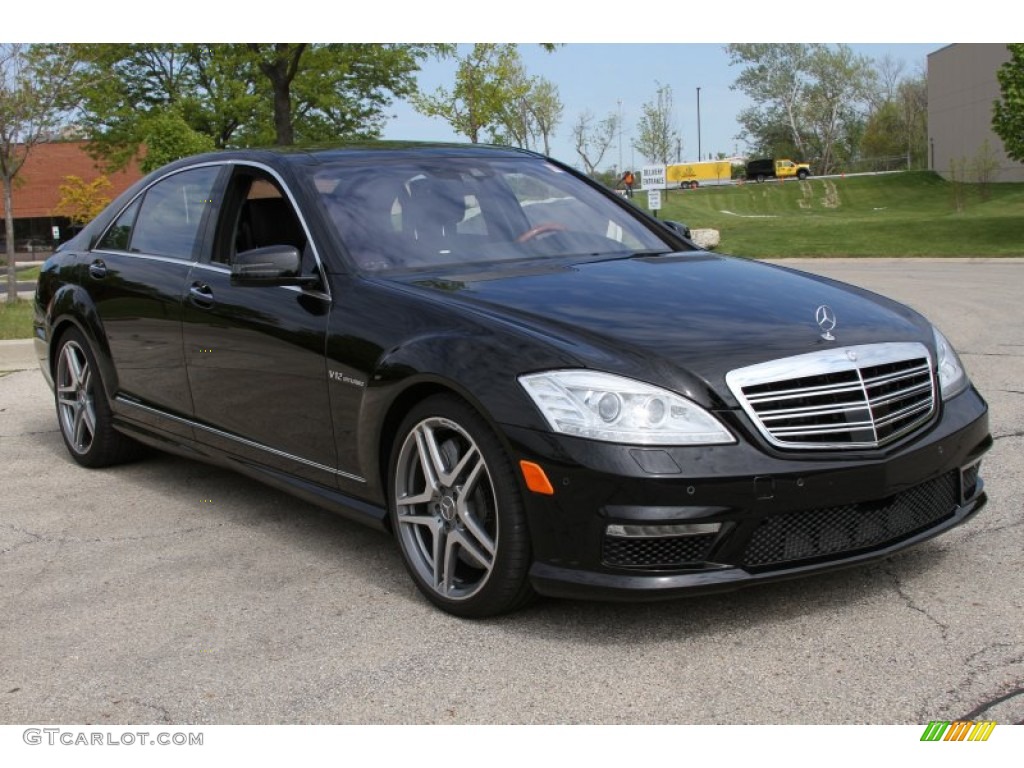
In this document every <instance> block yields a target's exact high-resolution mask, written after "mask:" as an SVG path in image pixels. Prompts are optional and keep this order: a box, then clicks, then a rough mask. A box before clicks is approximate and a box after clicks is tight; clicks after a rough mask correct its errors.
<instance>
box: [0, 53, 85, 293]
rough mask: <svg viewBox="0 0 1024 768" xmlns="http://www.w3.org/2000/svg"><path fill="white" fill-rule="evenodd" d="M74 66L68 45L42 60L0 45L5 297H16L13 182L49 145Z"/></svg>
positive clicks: (0, 173)
mask: <svg viewBox="0 0 1024 768" xmlns="http://www.w3.org/2000/svg"><path fill="white" fill-rule="evenodd" d="M73 70H74V64H73V60H72V57H71V56H70V52H69V50H68V46H54V47H52V48H51V49H49V50H48V51H47V52H46V55H43V52H42V51H35V50H32V49H31V48H29V47H27V46H25V45H22V44H19V43H3V44H0V180H2V182H3V195H4V231H5V233H6V240H7V298H8V300H10V301H15V300H17V298H18V287H17V276H16V270H15V261H14V181H15V179H16V178H17V176H18V173H19V171H21V169H22V166H23V165H24V164H25V159H26V158H27V157H28V155H29V153H30V152H31V151H32V149H33V148H34V147H35V146H36V145H37V144H40V143H42V142H45V141H48V140H49V139H50V138H52V136H53V135H54V133H55V131H56V129H57V127H58V126H59V125H60V122H61V119H62V117H63V116H64V115H65V114H66V113H67V110H68V108H69V107H70V97H71V91H70V89H69V85H70V82H71V74H72V72H73Z"/></svg>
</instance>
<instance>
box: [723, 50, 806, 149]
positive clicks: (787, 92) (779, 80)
mask: <svg viewBox="0 0 1024 768" xmlns="http://www.w3.org/2000/svg"><path fill="white" fill-rule="evenodd" d="M815 47H816V46H813V45H808V44H806V43H733V44H731V45H727V46H725V50H726V53H728V54H729V64H730V66H733V65H742V66H743V71H742V72H740V74H739V76H738V77H737V78H736V82H735V83H733V84H732V86H731V88H732V89H733V90H738V91H742V92H743V93H744V94H746V95H747V96H748V97H749V98H750V99H751V100H752V101H753V102H754V105H755V106H753V107H751V108H749V109H747V110H744V111H743V112H741V113H740V116H739V122H740V125H741V126H742V127H743V128H744V129H745V133H744V135H743V138H745V139H746V140H747V141H748V143H755V144H756V143H760V144H761V145H762V149H764V147H763V145H764V143H765V142H764V136H763V135H762V134H759V133H758V132H757V131H758V129H759V128H760V129H762V130H763V129H764V127H765V126H768V125H773V126H774V125H784V126H785V127H786V129H787V130H788V133H789V139H790V140H791V141H792V146H793V147H794V148H795V149H796V152H795V153H793V154H795V155H797V156H799V157H800V158H806V157H807V152H806V151H805V149H804V133H803V115H802V113H803V105H804V92H805V89H806V86H807V83H806V71H807V62H808V59H809V58H810V55H811V52H812V51H813V50H814V48H815ZM778 154H782V153H778Z"/></svg>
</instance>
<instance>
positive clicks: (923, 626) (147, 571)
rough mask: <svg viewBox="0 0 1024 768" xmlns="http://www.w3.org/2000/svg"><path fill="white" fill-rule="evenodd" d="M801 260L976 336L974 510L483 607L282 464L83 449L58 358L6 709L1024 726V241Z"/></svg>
mask: <svg viewBox="0 0 1024 768" xmlns="http://www.w3.org/2000/svg"><path fill="white" fill-rule="evenodd" d="M789 264H790V265H791V266H795V267H797V268H799V269H806V270H808V271H813V272H818V273H821V274H825V275H828V276H830V277H835V278H838V279H841V280H846V281H848V282H852V283H855V284H858V285H862V286H864V287H867V288H869V289H872V290H876V291H878V292H880V293H885V294H887V295H890V296H892V297H894V298H897V299H899V300H902V301H904V302H906V303H908V304H910V305H912V306H914V307H915V308H917V309H919V310H921V311H923V312H924V313H925V314H926V315H928V316H929V317H930V318H931V319H932V320H933V321H934V322H936V324H937V325H938V326H939V327H940V328H941V329H942V330H943V332H944V333H945V334H946V335H947V337H949V339H950V340H951V341H952V342H953V344H954V345H955V346H956V347H957V349H958V350H959V351H960V352H961V355H962V357H963V360H964V363H965V365H966V366H967V369H968V371H969V373H970V374H971V376H972V378H973V379H974V382H975V384H976V385H977V386H978V387H979V389H980V390H981V391H982V393H983V394H984V395H985V396H986V398H987V399H988V400H989V403H990V406H991V427H992V434H993V437H995V445H994V447H993V449H992V451H991V452H990V453H989V455H988V458H987V459H986V461H985V463H984V465H983V467H982V477H983V478H984V480H985V482H986V488H987V490H988V492H989V496H990V502H989V505H988V507H987V508H986V509H985V510H983V511H982V512H981V513H980V514H979V515H978V516H977V517H976V518H974V519H973V520H972V521H970V522H968V523H967V524H966V525H964V526H961V527H960V528H957V529H956V530H954V531H951V532H949V533H948V534H946V535H944V536H942V537H940V538H938V539H935V540H932V541H930V542H927V543H925V544H923V545H921V546H919V547H916V548H914V549H911V550H908V551H906V552H904V553H902V554H900V555H898V556H896V557H893V558H890V559H889V560H886V561H884V562H881V563H878V564H874V565H870V566H867V567H861V568H856V569H852V570H846V571H842V572H838V573H832V574H826V575H823V576H818V577H815V578H811V579H803V580H798V581H793V582H788V583H782V584H774V585H766V586H763V587H761V588H758V589H749V590H746V591H742V592H736V593H732V594H726V595H719V596H710V597H701V598H692V599H688V600H680V601H675V602H667V603H655V604H643V605H622V604H601V603H584V602H572V601H555V600H545V601H542V602H540V603H538V604H537V605H536V606H534V607H532V608H530V609H528V610H527V611H524V612H522V613H519V614H516V615H513V616H508V617H503V618H500V619H495V620H489V621H482V622H468V621H461V620H458V619H455V618H453V617H450V616H447V615H444V614H441V613H439V612H438V611H436V610H434V609H433V608H431V607H430V606H429V605H428V604H427V603H426V602H425V601H424V600H423V599H421V598H420V597H419V595H418V593H417V592H416V591H415V589H414V587H413V586H412V583H411V582H410V580H409V578H408V577H407V575H406V573H405V571H404V569H403V567H402V564H401V561H400V559H399V556H398V553H397V550H396V549H395V548H394V546H393V545H392V543H391V541H390V540H389V539H388V538H387V537H386V536H384V535H383V534H380V533H377V532H374V531H372V530H369V529H367V528H363V527H361V526H359V525H357V524H354V523H350V522H348V521H346V520H344V519H341V518H339V517H335V516H333V515H331V514H329V513H327V512H324V511H322V510H320V509H318V508H316V507H313V506H311V505H308V504H305V503H303V502H300V501H298V500H296V499H293V498H291V497H289V496H286V495H284V494H282V493H279V492H277V491H275V490H272V489H270V488H267V487H265V486H263V485H260V484H259V483H256V482H254V481H251V480H248V479H246V478H243V477H241V476H239V475H235V474H232V473H230V472H226V471H224V470H220V469H217V468H214V467H209V466H206V465H203V464H198V463H195V462H191V461H187V460H184V459H179V458H175V457H171V456H167V455H162V454H153V455H152V456H150V457H148V458H147V459H145V460H143V461H140V462H138V463H135V464H131V465H127V466H123V467H118V468H115V469H110V470H103V471H90V470H85V469H82V468H79V467H78V466H77V465H75V464H73V462H72V461H71V460H70V459H69V458H68V456H67V453H66V451H65V449H64V446H63V444H62V442H61V439H60V435H59V433H58V432H57V423H56V418H55V414H54V408H53V403H52V399H51V395H50V393H49V391H48V390H47V388H46V386H45V384H44V382H43V379H42V376H41V375H40V374H39V372H38V371H36V370H28V371H24V372H19V373H12V374H10V375H7V376H0V457H2V459H3V472H4V475H3V476H4V480H3V485H2V489H0V499H2V501H0V616H2V621H0V648H2V649H3V652H2V655H0V723H39V724H53V723H84V724H103V723H111V724H115V723H117V724H147V723H168V724H203V723H926V722H928V721H929V720H936V719H948V720H952V719H956V718H965V717H966V718H969V719H991V720H996V721H997V722H999V723H1021V722H1024V620H1022V618H1024V525H1022V522H1024V469H1022V468H1024V462H1021V460H1020V456H1021V454H1022V452H1024V399H1022V398H1021V397H1020V395H1021V394H1022V392H1024V384H1022V383H1024V344H1022V343H1021V339H1020V332H1021V329H1022V328H1024V260H1006V261H999V260H974V261H960V260H906V261H900V260H877V261H876V260H843V259H833V260H820V261H798V262H789ZM839 322H840V328H841V325H842V318H839Z"/></svg>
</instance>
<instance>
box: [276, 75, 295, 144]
mask: <svg viewBox="0 0 1024 768" xmlns="http://www.w3.org/2000/svg"><path fill="white" fill-rule="evenodd" d="M274 132H275V133H276V134H277V143H278V145H279V146H282V147H290V146H291V145H292V144H294V143H295V131H294V128H293V126H292V87H291V83H290V82H287V81H281V82H274Z"/></svg>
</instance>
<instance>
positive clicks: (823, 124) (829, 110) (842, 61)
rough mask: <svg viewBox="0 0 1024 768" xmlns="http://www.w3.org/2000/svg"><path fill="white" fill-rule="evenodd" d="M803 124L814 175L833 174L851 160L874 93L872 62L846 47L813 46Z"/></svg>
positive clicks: (874, 80) (807, 72) (808, 62)
mask: <svg viewBox="0 0 1024 768" xmlns="http://www.w3.org/2000/svg"><path fill="white" fill-rule="evenodd" d="M806 74H807V79H808V83H807V86H806V91H805V95H806V103H805V106H804V123H805V126H806V131H807V137H808V142H807V143H808V144H809V145H810V146H809V149H810V152H811V155H812V156H813V157H814V158H815V163H816V165H817V169H816V172H817V173H821V174H828V173H833V172H834V171H836V170H837V169H838V167H839V166H840V165H841V164H842V163H843V162H845V161H847V160H849V159H850V156H851V154H852V152H853V151H854V149H855V147H856V146H857V144H858V139H859V138H860V134H861V132H862V130H863V118H864V114H865V112H866V111H867V108H868V103H869V100H870V98H871V96H872V95H873V93H874V89H875V84H876V79H875V78H876V76H875V71H874V68H873V67H872V64H871V60H870V59H869V58H867V57H866V56H859V55H857V54H855V53H854V52H853V49H852V48H850V46H848V45H842V44H840V45H837V46H814V47H813V48H812V51H811V55H810V56H809V57H808V59H807V61H806Z"/></svg>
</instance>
